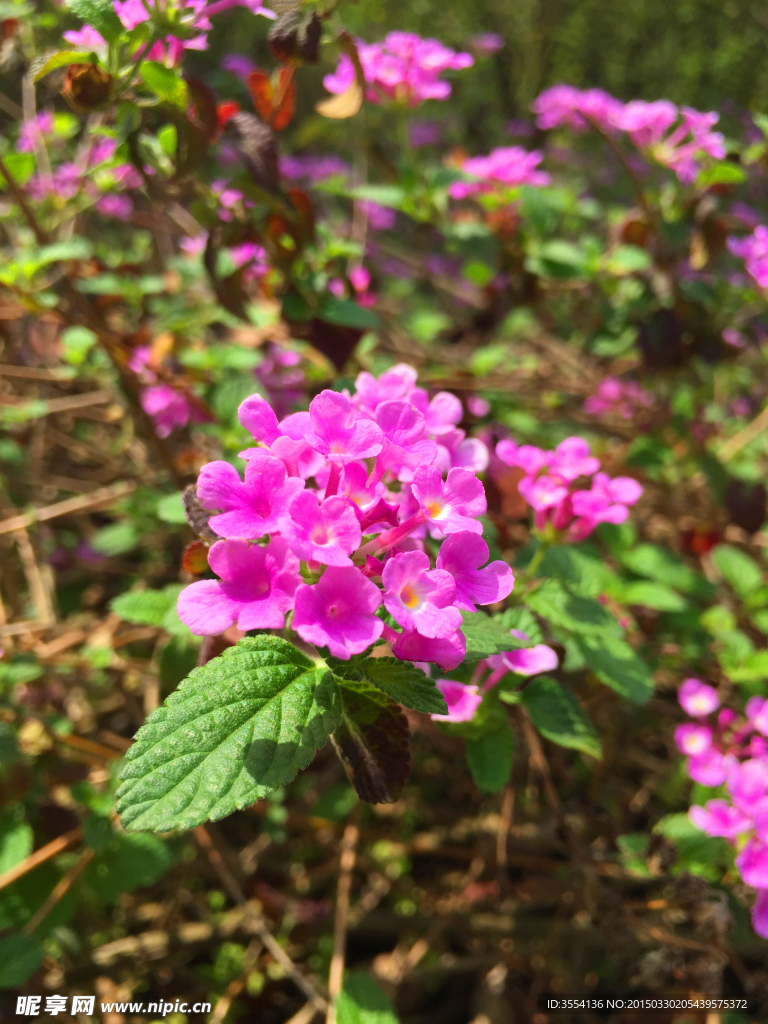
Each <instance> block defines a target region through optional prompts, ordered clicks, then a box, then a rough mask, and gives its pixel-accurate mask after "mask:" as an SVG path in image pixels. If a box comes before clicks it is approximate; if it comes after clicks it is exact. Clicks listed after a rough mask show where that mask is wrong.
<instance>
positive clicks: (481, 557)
mask: <svg viewBox="0 0 768 1024" xmlns="http://www.w3.org/2000/svg"><path fill="white" fill-rule="evenodd" d="M488 554H489V552H488V545H487V544H486V543H485V541H484V540H483V538H482V537H478V535H477V534H476V533H469V532H467V531H462V532H461V533H452V534H451V535H450V536H449V537H446V539H445V540H444V541H443V543H442V545H441V546H440V550H439V552H438V554H437V561H436V565H437V568H438V569H445V570H446V572H449V573H450V574H451V576H453V578H454V580H455V582H456V601H455V604H456V607H457V608H463V609H464V610H465V611H468V612H474V611H477V609H476V607H475V605H476V604H493V603H494V602H495V601H503V600H504V598H505V597H507V596H508V595H509V594H511V593H512V588H513V587H514V585H515V577H514V576H513V575H512V570H511V569H510V567H509V566H508V565H507V564H506V562H502V561H496V562H491V563H490V564H489V565H486V566H485V568H484V569H481V568H480V566H481V565H483V563H484V562H487V561H488Z"/></svg>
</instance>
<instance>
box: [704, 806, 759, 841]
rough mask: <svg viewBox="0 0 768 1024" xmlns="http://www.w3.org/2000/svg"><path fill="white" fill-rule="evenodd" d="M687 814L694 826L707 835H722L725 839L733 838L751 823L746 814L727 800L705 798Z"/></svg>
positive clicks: (745, 829) (744, 830)
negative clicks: (702, 803) (701, 805)
mask: <svg viewBox="0 0 768 1024" xmlns="http://www.w3.org/2000/svg"><path fill="white" fill-rule="evenodd" d="M688 816H689V817H690V819H691V821H692V822H693V824H694V825H695V826H696V828H699V829H701V831H702V832H706V833H707V835H708V836H724V837H725V838H726V839H735V838H736V836H738V835H740V834H741V833H742V832H746V831H747V829H749V827H750V825H751V824H752V821H751V819H750V818H749V816H748V815H746V814H744V813H743V812H742V811H740V810H739V809H738V808H736V807H732V806H731V805H730V804H729V803H728V801H727V800H707V802H706V804H705V805H704V806H703V807H699V806H697V805H696V804H694V806H693V807H691V809H690V810H689V811H688Z"/></svg>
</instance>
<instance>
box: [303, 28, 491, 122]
mask: <svg viewBox="0 0 768 1024" xmlns="http://www.w3.org/2000/svg"><path fill="white" fill-rule="evenodd" d="M357 51H358V53H359V54H360V63H361V64H362V66H363V72H364V74H365V81H366V83H367V84H368V86H369V88H368V91H367V96H368V99H369V100H370V101H371V102H372V103H383V102H386V101H394V102H396V103H404V104H406V105H407V106H409V107H416V106H418V105H419V103H423V102H424V100H445V99H447V98H448V97H449V96H450V95H451V87H450V85H449V83H448V82H446V81H444V80H443V79H442V78H440V75H442V74H443V72H445V71H459V70H461V69H462V68H468V67H471V65H472V64H474V62H475V61H474V57H473V56H472V54H470V53H457V52H456V51H455V50H451V49H450V48H449V47H447V46H443V44H442V43H441V42H438V40H437V39H422V38H421V36H417V35H414V33H412V32H390V33H389V34H388V35H387V36H386V38H385V39H383V40H382V41H381V42H380V43H365V42H363V41H362V40H361V39H358V40H357ZM354 81H355V69H354V65H353V64H352V61H351V59H350V58H349V56H348V55H347V54H346V53H345V54H342V56H341V60H340V61H339V63H338V66H337V67H336V70H335V71H334V72H333V74H332V75H326V76H325V78H324V79H323V84H324V85H325V88H326V89H327V90H328V92H332V93H342V92H346V91H347V89H349V87H350V86H351V85H352V84H353V82H354Z"/></svg>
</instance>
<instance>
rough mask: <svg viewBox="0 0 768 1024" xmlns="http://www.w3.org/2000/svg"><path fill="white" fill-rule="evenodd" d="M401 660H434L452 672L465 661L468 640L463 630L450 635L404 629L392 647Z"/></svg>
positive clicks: (444, 669)
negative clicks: (435, 636)
mask: <svg viewBox="0 0 768 1024" xmlns="http://www.w3.org/2000/svg"><path fill="white" fill-rule="evenodd" d="M392 652H393V654H394V655H395V657H396V658H400V660H401V661H426V662H434V663H435V664H436V665H438V666H439V667H440V668H441V669H443V671H444V672H450V671H451V670H452V669H454V668H456V667H457V666H458V665H460V664H461V663H462V661H464V655H465V654H466V653H467V641H466V638H465V636H464V634H463V633H462V632H461V630H459V629H457V630H456V632H455V633H453V634H452V635H451V636H448V637H441V638H435V639H433V638H432V637H426V636H422V635H421V634H420V633H418V632H417V631H416V630H415V629H414V630H410V631H409V630H403V632H402V633H401V634H400V636H399V637H398V639H397V640H396V641H395V644H394V646H393V648H392Z"/></svg>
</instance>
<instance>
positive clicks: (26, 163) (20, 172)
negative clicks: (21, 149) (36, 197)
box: [0, 153, 35, 185]
mask: <svg viewBox="0 0 768 1024" xmlns="http://www.w3.org/2000/svg"><path fill="white" fill-rule="evenodd" d="M4 160H5V166H6V167H7V169H8V174H9V175H10V176H11V178H13V180H14V181H15V182H16V184H17V185H26V184H27V182H28V181H29V179H30V178H31V177H32V175H33V174H34V173H35V154H34V153H7V154H6V155H5V156H4ZM4 181H5V175H4V174H0V182H4Z"/></svg>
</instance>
